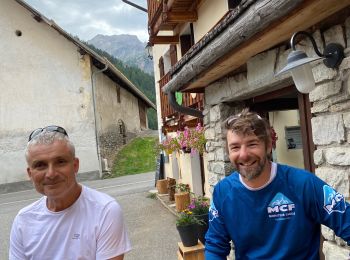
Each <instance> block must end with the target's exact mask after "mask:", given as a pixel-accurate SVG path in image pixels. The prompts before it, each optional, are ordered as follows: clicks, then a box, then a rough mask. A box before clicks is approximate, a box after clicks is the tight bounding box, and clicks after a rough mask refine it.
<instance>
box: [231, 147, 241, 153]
mask: <svg viewBox="0 0 350 260" xmlns="http://www.w3.org/2000/svg"><path fill="white" fill-rule="evenodd" d="M238 150H239V147H238V146H231V147H230V151H232V152H236V151H238Z"/></svg>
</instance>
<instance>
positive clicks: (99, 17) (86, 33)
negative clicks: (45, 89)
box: [24, 0, 148, 42]
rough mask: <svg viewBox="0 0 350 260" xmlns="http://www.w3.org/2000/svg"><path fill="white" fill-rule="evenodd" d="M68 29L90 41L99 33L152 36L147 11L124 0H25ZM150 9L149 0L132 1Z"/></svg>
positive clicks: (142, 38)
mask: <svg viewBox="0 0 350 260" xmlns="http://www.w3.org/2000/svg"><path fill="white" fill-rule="evenodd" d="M24 1H25V2H26V3H28V4H29V5H31V6H32V7H34V8H35V9H36V10H38V11H39V12H40V13H42V14H43V15H44V16H46V17H47V18H49V19H52V20H54V21H55V22H56V23H57V24H58V25H59V26H60V27H62V28H63V29H64V30H65V31H67V32H68V33H70V34H72V35H73V36H78V37H79V38H80V39H82V40H84V41H87V40H90V39H92V38H93V37H94V36H95V35H97V34H103V35H113V34H132V35H136V36H137V37H138V38H139V39H140V40H141V41H143V42H145V41H147V39H148V33H147V13H145V12H143V11H141V10H139V9H136V8H135V7H132V6H130V5H128V4H126V3H124V2H122V0H24ZM130 2H133V3H135V4H138V5H140V6H142V7H144V8H147V0H130Z"/></svg>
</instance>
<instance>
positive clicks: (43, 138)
mask: <svg viewBox="0 0 350 260" xmlns="http://www.w3.org/2000/svg"><path fill="white" fill-rule="evenodd" d="M55 141H64V142H65V143H66V144H67V145H68V148H69V150H70V152H71V154H72V156H73V157H75V147H74V144H73V143H72V142H71V140H70V139H69V138H68V136H66V135H65V134H62V133H60V132H52V131H45V130H43V131H42V132H41V133H40V134H38V135H37V136H35V137H34V138H33V139H32V140H30V141H29V142H28V143H27V147H26V150H25V157H26V160H27V162H28V157H29V149H30V147H31V146H34V145H37V144H52V143H54V142H55Z"/></svg>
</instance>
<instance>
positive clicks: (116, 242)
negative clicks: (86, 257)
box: [96, 201, 131, 260]
mask: <svg viewBox="0 0 350 260" xmlns="http://www.w3.org/2000/svg"><path fill="white" fill-rule="evenodd" d="M130 250H131V244H130V240H129V237H128V234H127V231H126V228H125V225H124V218H123V214H122V210H121V208H120V206H119V204H118V203H117V202H116V201H112V202H110V203H109V204H108V205H107V206H106V208H105V209H104V211H103V213H102V216H101V223H100V230H99V236H98V240H97V252H96V259H118V260H119V259H123V258H124V254H125V253H126V252H128V251H130ZM113 257H114V258H113Z"/></svg>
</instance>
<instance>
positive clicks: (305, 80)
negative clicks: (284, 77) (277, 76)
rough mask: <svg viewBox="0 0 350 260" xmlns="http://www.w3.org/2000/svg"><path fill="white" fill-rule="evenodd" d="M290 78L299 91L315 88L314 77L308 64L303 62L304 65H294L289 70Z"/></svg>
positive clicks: (308, 91) (303, 91) (306, 91)
mask: <svg viewBox="0 0 350 260" xmlns="http://www.w3.org/2000/svg"><path fill="white" fill-rule="evenodd" d="M290 72H291V73H292V78H293V81H294V84H295V87H296V88H297V90H298V91H299V92H301V93H304V94H307V93H310V92H311V91H312V90H313V89H314V88H315V79H314V75H313V74H312V69H311V66H310V64H308V63H307V64H304V66H299V67H295V68H294V69H292V70H290Z"/></svg>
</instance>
